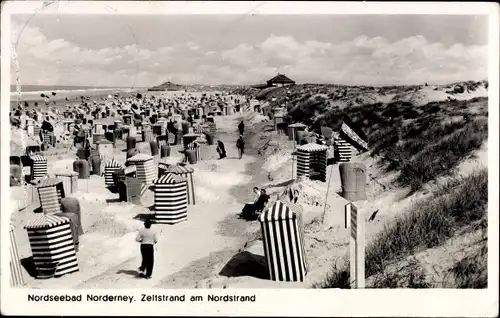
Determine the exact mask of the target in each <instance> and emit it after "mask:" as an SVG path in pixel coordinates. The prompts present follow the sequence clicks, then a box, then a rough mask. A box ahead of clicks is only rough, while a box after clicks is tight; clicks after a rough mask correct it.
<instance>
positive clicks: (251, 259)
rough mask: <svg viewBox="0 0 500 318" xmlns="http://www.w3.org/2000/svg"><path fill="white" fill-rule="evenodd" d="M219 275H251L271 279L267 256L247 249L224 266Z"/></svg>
mask: <svg viewBox="0 0 500 318" xmlns="http://www.w3.org/2000/svg"><path fill="white" fill-rule="evenodd" d="M219 275H221V276H226V277H241V276H251V277H256V278H260V279H269V273H268V272H267V266H266V258H265V257H264V256H261V255H255V254H252V253H250V252H247V251H243V252H240V253H238V254H236V255H234V256H233V257H232V258H231V259H230V260H229V262H228V263H227V264H226V265H225V266H224V267H223V268H222V270H221V271H220V272H219Z"/></svg>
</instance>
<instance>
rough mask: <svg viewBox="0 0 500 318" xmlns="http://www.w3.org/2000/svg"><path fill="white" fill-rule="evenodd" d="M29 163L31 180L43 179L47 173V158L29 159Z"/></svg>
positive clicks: (35, 157) (36, 156)
mask: <svg viewBox="0 0 500 318" xmlns="http://www.w3.org/2000/svg"><path fill="white" fill-rule="evenodd" d="M30 161H31V180H33V179H37V178H43V177H45V176H46V175H47V173H48V167H47V158H46V157H44V156H42V155H35V156H31V157H30Z"/></svg>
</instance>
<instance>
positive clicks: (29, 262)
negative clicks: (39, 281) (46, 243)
mask: <svg viewBox="0 0 500 318" xmlns="http://www.w3.org/2000/svg"><path fill="white" fill-rule="evenodd" d="M20 262H21V266H22V267H24V269H25V270H26V272H28V275H30V276H31V277H36V267H35V263H34V262H33V256H30V257H26V258H23V259H21V261H20Z"/></svg>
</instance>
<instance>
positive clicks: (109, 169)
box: [104, 159, 123, 187]
mask: <svg viewBox="0 0 500 318" xmlns="http://www.w3.org/2000/svg"><path fill="white" fill-rule="evenodd" d="M121 169H123V165H122V164H121V163H119V162H118V161H116V160H114V159H112V160H110V161H108V162H107V163H106V164H105V165H104V184H105V185H106V186H108V187H112V186H114V185H115V183H114V180H113V173H114V172H117V171H118V170H121Z"/></svg>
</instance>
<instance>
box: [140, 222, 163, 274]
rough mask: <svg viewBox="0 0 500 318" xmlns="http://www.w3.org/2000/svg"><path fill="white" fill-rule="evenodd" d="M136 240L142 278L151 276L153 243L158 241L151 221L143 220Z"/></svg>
mask: <svg viewBox="0 0 500 318" xmlns="http://www.w3.org/2000/svg"><path fill="white" fill-rule="evenodd" d="M136 241H137V242H139V243H141V256H142V263H141V267H139V272H140V275H141V276H142V277H144V278H147V279H149V278H151V274H153V264H154V245H155V244H156V243H157V242H158V240H157V238H156V233H155V232H154V230H153V229H151V221H149V220H146V221H145V222H144V228H143V229H141V230H140V231H139V234H138V235H137V238H136Z"/></svg>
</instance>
